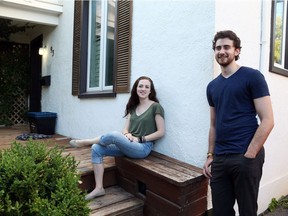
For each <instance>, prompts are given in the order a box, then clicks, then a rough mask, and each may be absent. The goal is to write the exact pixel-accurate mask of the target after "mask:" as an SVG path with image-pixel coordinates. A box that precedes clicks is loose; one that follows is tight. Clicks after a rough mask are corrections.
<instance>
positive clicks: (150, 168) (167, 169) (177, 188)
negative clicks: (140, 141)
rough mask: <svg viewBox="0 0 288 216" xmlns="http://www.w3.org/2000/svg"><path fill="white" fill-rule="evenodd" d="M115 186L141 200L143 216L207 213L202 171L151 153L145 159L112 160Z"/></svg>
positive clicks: (121, 158)
mask: <svg viewBox="0 0 288 216" xmlns="http://www.w3.org/2000/svg"><path fill="white" fill-rule="evenodd" d="M115 163H116V167H117V172H118V173H117V181H118V185H119V186H121V187H122V188H124V189H125V190H126V191H128V192H130V193H131V194H133V195H135V196H136V197H138V198H140V199H142V200H144V215H149V216H154V215H157V216H170V215H171V216H177V215H179V216H200V215H205V212H206V210H207V189H208V180H207V179H206V178H205V176H204V175H203V174H202V169H200V168H198V167H195V166H193V165H191V164H188V163H184V162H181V161H179V160H176V159H173V158H171V157H168V156H166V155H163V154H160V153H157V152H152V153H151V155H150V156H148V157H147V158H145V159H130V158H127V157H117V158H115Z"/></svg>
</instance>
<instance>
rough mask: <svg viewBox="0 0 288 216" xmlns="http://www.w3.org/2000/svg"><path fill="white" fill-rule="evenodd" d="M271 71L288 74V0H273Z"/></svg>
mask: <svg viewBox="0 0 288 216" xmlns="http://www.w3.org/2000/svg"><path fill="white" fill-rule="evenodd" d="M271 14H272V19H271V43H270V44H271V48H270V68H269V69H270V71H271V72H274V73H278V74H281V75H284V76H288V0H272V13H271Z"/></svg>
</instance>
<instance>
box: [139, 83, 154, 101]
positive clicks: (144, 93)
mask: <svg viewBox="0 0 288 216" xmlns="http://www.w3.org/2000/svg"><path fill="white" fill-rule="evenodd" d="M150 93H151V83H150V81H149V80H147V79H142V80H140V81H139V83H138V85H137V95H138V97H139V98H142V99H145V98H147V97H149V94H150Z"/></svg>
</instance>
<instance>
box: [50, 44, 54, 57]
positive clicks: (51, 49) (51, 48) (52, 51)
mask: <svg viewBox="0 0 288 216" xmlns="http://www.w3.org/2000/svg"><path fill="white" fill-rule="evenodd" d="M50 53H51V54H52V56H54V49H53V47H52V46H51V47H50Z"/></svg>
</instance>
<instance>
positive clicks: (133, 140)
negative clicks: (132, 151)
mask: <svg viewBox="0 0 288 216" xmlns="http://www.w3.org/2000/svg"><path fill="white" fill-rule="evenodd" d="M125 136H126V137H127V139H128V140H130V141H131V142H139V139H138V137H135V136H133V135H132V134H131V133H126V134H125Z"/></svg>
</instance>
